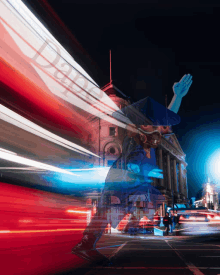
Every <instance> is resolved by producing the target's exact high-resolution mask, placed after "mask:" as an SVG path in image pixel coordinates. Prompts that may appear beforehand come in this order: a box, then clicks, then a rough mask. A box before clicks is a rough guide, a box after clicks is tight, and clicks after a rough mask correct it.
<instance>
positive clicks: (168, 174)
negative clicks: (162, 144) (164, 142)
mask: <svg viewBox="0 0 220 275" xmlns="http://www.w3.org/2000/svg"><path fill="white" fill-rule="evenodd" d="M167 183H168V186H167V187H168V189H169V190H172V186H171V174H170V155H169V153H167Z"/></svg>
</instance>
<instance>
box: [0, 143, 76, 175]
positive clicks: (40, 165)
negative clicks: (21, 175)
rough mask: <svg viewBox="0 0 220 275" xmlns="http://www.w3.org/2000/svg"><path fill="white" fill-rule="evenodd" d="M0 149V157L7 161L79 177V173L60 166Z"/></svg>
mask: <svg viewBox="0 0 220 275" xmlns="http://www.w3.org/2000/svg"><path fill="white" fill-rule="evenodd" d="M0 150H1V154H0V158H1V159H5V160H8V161H12V162H16V163H20V164H23V165H28V166H33V167H37V168H40V169H44V170H49V171H53V172H59V173H64V174H69V175H71V176H77V177H79V175H76V174H74V173H71V172H69V171H66V170H64V169H60V168H57V167H55V166H52V165H48V164H44V163H41V162H38V161H35V160H30V159H27V158H24V157H20V156H17V155H15V154H11V153H7V152H4V149H2V148H0Z"/></svg>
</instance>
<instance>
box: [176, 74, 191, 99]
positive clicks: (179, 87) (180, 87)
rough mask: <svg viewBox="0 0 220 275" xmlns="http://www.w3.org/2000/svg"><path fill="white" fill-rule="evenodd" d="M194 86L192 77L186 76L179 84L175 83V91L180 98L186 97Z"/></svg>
mask: <svg viewBox="0 0 220 275" xmlns="http://www.w3.org/2000/svg"><path fill="white" fill-rule="evenodd" d="M191 84H192V76H191V75H190V74H185V75H184V76H183V77H182V78H181V80H180V81H179V82H176V83H174V85H173V91H174V94H175V95H177V96H178V97H180V98H182V97H184V96H185V95H186V94H187V93H188V91H189V88H190V86H191Z"/></svg>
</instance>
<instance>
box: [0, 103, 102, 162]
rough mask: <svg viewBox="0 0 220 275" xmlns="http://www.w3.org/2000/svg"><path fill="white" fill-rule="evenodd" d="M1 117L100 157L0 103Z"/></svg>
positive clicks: (18, 125) (55, 140)
mask: <svg viewBox="0 0 220 275" xmlns="http://www.w3.org/2000/svg"><path fill="white" fill-rule="evenodd" d="M0 119H2V120H4V121H6V122H8V123H10V124H13V125H15V126H17V127H19V128H21V129H23V130H25V131H28V132H29V133H32V134H34V135H37V136H39V137H41V138H44V139H46V140H49V141H51V142H53V143H56V144H58V145H60V146H62V147H65V148H68V149H70V150H72V151H76V152H78V153H81V154H84V155H88V154H89V155H93V156H96V157H98V158H99V156H98V155H96V154H94V153H92V152H90V151H89V150H86V149H84V148H83V147H82V146H79V145H77V144H75V143H73V142H70V141H68V140H66V139H64V138H62V137H59V136H57V135H55V134H53V133H51V132H50V131H48V130H46V129H44V128H42V127H40V126H38V125H37V124H35V123H33V122H31V121H30V120H28V119H26V118H24V117H22V116H20V115H18V114H17V113H15V112H13V111H12V110H10V109H8V108H6V107H5V106H3V105H1V104H0Z"/></svg>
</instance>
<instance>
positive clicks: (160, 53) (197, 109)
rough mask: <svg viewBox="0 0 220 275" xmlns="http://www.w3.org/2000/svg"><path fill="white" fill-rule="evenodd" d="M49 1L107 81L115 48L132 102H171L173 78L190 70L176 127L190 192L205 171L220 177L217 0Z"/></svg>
mask: <svg viewBox="0 0 220 275" xmlns="http://www.w3.org/2000/svg"><path fill="white" fill-rule="evenodd" d="M48 2H49V3H50V4H51V6H52V7H53V9H54V10H55V12H56V13H57V14H58V15H59V17H60V18H61V19H62V21H63V22H64V23H65V24H66V26H67V27H68V28H69V29H70V30H71V32H72V34H73V35H74V36H75V38H76V39H77V40H78V41H79V42H80V43H81V45H82V47H83V48H84V49H85V50H86V51H87V52H88V54H89V55H90V57H91V58H92V60H94V62H95V63H96V64H97V66H98V67H99V69H100V70H101V71H102V72H103V74H102V75H99V74H98V73H97V75H96V78H95V79H94V80H95V81H96V82H97V83H98V84H99V85H100V86H101V87H102V86H104V85H105V84H107V83H108V82H109V50H110V49H111V50H112V76H113V84H114V85H116V86H117V87H118V88H119V89H120V90H122V91H123V92H124V93H125V94H127V95H128V96H131V97H132V98H133V100H134V101H136V100H139V99H141V98H143V97H145V96H148V95H149V96H151V97H153V98H154V99H156V100H157V101H158V102H160V103H162V104H165V95H166V94H167V97H168V103H169V102H170V100H171V98H172V96H173V91H172V86H173V84H174V82H176V81H179V80H180V79H181V77H182V76H183V75H184V74H186V73H190V74H192V76H193V84H192V86H191V88H190V91H189V93H188V94H187V95H186V97H184V98H183V101H182V105H181V108H180V111H179V115H180V116H181V118H182V122H181V123H180V124H179V125H178V126H175V127H174V128H173V130H174V132H175V133H176V135H177V137H178V139H179V141H180V144H181V146H182V148H183V150H184V152H185V153H186V156H187V157H186V161H187V163H188V164H189V165H188V185H189V195H190V196H193V195H195V194H196V192H197V191H198V190H199V189H200V188H201V187H202V184H203V183H204V182H205V180H206V178H207V176H209V177H211V180H214V181H215V182H216V183H218V179H219V175H214V174H212V173H211V172H210V171H209V167H208V166H207V165H208V164H207V159H208V157H209V156H210V154H211V153H212V151H213V152H214V150H215V148H218V147H220V141H218V139H219V138H218V137H219V129H220V121H219V113H220V96H219V91H220V34H219V26H220V3H219V1H204V0H203V1H202V0H200V1H175V2H173V1H156V0H151V1H139V0H136V1H109V0H105V1H94V0H90V1H85V0H77V1H76V0H62V1H60V0H59V1H55V0H48ZM164 2H166V4H164ZM218 3H219V4H218ZM60 42H61V44H62V39H61V41H60ZM213 140H214V141H213ZM213 142H214V145H215V146H214V147H212V149H210V147H209V146H207V145H209V144H213ZM199 143H200V144H199ZM201 144H202V146H201ZM208 148H209V149H208ZM200 152H202V153H200ZM198 163H200V164H201V165H200V166H199V167H198ZM210 173H211V174H210Z"/></svg>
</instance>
